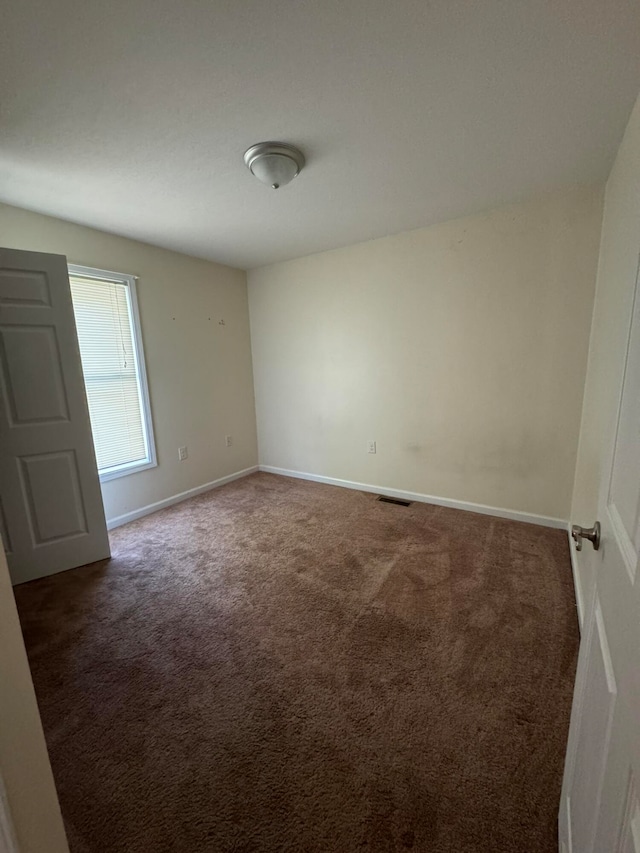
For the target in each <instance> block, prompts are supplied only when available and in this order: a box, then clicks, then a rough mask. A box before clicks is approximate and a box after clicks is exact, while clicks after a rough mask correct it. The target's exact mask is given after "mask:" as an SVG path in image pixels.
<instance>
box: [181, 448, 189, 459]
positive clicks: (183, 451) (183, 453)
mask: <svg viewBox="0 0 640 853" xmlns="http://www.w3.org/2000/svg"><path fill="white" fill-rule="evenodd" d="M188 456H189V451H188V450H187V448H186V447H179V448H178V459H179V460H180V461H181V462H184V460H185V459H186V458H187V457H188Z"/></svg>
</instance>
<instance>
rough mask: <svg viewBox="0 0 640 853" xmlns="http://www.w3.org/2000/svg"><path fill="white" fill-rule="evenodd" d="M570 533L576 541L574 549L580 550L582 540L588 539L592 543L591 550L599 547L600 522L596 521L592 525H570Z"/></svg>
mask: <svg viewBox="0 0 640 853" xmlns="http://www.w3.org/2000/svg"><path fill="white" fill-rule="evenodd" d="M571 535H572V536H573V538H574V540H575V543H576V551H582V540H583V539H588V540H589V542H591V544H592V545H593V550H594V551H597V550H598V548H599V547H600V522H599V521H596V523H595V524H594V525H593V527H580V525H579V524H573V525H572V526H571Z"/></svg>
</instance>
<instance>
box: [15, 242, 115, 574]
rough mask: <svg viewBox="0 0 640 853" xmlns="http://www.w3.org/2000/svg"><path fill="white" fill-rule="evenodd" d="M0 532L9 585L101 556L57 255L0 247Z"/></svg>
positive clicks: (75, 357) (65, 280)
mask: <svg viewBox="0 0 640 853" xmlns="http://www.w3.org/2000/svg"><path fill="white" fill-rule="evenodd" d="M0 533H1V534H2V539H3V541H4V548H5V551H6V553H7V562H8V564H9V569H10V572H11V578H12V580H13V582H14V583H20V582H22V581H27V580H32V579H33V578H37V577H41V576H43V575H49V574H52V573H53V572H60V571H63V570H64V569H71V568H74V567H75V566H81V565H84V564H85V563H91V562H94V561H95V560H102V559H104V558H106V557H108V556H109V539H108V537H107V526H106V523H105V518H104V509H103V506H102V495H101V492H100V481H99V479H98V469H97V467H96V460H95V453H94V448H93V439H92V436H91V424H90V422H89V412H88V409H87V400H86V396H85V389H84V379H83V376H82V366H81V362H80V352H79V350H78V340H77V336H76V327H75V320H74V316H73V307H72V304H71V291H70V289H69V276H68V272H67V259H66V258H65V257H64V256H63V255H44V254H40V253H38V252H21V251H17V250H15V249H0Z"/></svg>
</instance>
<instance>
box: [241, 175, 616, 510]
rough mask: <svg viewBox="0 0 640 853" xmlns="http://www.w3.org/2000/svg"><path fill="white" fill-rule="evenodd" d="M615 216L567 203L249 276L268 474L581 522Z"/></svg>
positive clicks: (597, 196)
mask: <svg viewBox="0 0 640 853" xmlns="http://www.w3.org/2000/svg"><path fill="white" fill-rule="evenodd" d="M601 204H602V190H601V188H600V187H598V188H589V189H580V190H574V191H571V192H564V193H557V194H553V195H551V196H547V197H545V198H542V199H538V200H534V201H530V202H528V203H525V204H520V205H516V206H509V207H503V208H501V209H498V210H495V211H492V212H489V213H486V214H484V215H481V216H474V217H470V218H466V219H461V220H457V221H453V222H448V223H445V224H442V225H438V226H435V227H431V228H426V229H421V230H419V231H412V232H407V233H404V234H400V235H397V236H394V237H388V238H385V239H381V240H375V241H372V242H369V243H362V244H359V245H356V246H352V247H349V248H346V249H340V250H337V251H333V252H325V253H322V254H318V255H312V256H310V257H306V258H302V259H300V260H295V261H289V262H286V263H281V264H276V265H273V266H269V267H263V268H261V269H257V270H253V271H251V272H250V273H249V303H250V314H251V335H252V348H253V362H254V382H255V389H256V407H257V419H258V438H259V455H260V462H261V464H264V465H269V466H275V467H280V468H285V469H290V470H295V471H301V472H307V473H313V474H319V475H324V476H329V477H335V478H341V479H346V480H351V481H356V482H361V483H367V484H373V485H379V486H382V487H388V488H396V489H403V490H407V491H413V492H418V493H426V494H430V495H435V496H438V497H444V498H451V499H456V500H461V501H471V502H476V503H482V504H488V505H490V506H495V507H501V508H506V509H511V510H520V511H524V512H527V513H536V514H541V515H546V516H552V517H559V518H564V519H566V518H568V516H569V510H570V503H571V491H572V484H573V478H574V468H575V458H576V448H577V441H578V430H579V424H580V413H581V407H582V396H583V386H584V376H585V368H586V357H587V347H588V338H589V328H590V321H591V310H592V299H593V291H594V284H595V275H596V265H597V256H598V245H599V233H600V222H601ZM336 215H339V211H336ZM368 439H373V440H376V441H377V445H378V452H377V454H376V455H375V456H374V455H368V454H367V452H366V442H367V440H368Z"/></svg>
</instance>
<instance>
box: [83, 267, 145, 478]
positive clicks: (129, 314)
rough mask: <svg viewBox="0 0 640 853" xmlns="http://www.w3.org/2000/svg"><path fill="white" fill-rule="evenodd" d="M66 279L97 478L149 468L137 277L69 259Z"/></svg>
mask: <svg viewBox="0 0 640 853" xmlns="http://www.w3.org/2000/svg"><path fill="white" fill-rule="evenodd" d="M69 282H70V284H71V299H72V300H73V311H74V314H75V318H76V328H77V330H78V342H79V344H80V358H81V359H82V372H83V373H84V382H85V387H86V389H87V402H88V404H89V416H90V418H91V429H92V432H93V443H94V445H95V449H96V460H97V463H98V472H99V474H100V480H101V481H105V480H112V479H114V478H115V477H122V476H124V475H125V474H133V473H134V472H136V471H142V470H143V469H145V468H151V467H153V466H154V465H155V464H156V454H155V446H154V442H153V428H152V425H151V409H150V407H149V392H148V390H147V377H146V372H145V367H144V353H143V351H142V336H141V334H140V322H139V319H138V304H137V301H136V285H135V279H134V277H133V276H130V275H121V274H120V273H112V272H106V271H105V270H94V269H91V268H90V267H78V266H74V265H72V264H70V265H69Z"/></svg>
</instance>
